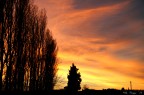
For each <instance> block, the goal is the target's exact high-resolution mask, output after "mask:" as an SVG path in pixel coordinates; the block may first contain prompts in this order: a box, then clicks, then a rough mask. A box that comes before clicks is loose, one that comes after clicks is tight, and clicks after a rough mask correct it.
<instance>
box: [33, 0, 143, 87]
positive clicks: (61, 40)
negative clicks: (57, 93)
mask: <svg viewBox="0 0 144 95" xmlns="http://www.w3.org/2000/svg"><path fill="white" fill-rule="evenodd" d="M36 4H38V5H39V6H40V7H41V8H45V9H46V11H47V15H48V27H49V28H50V30H51V31H52V33H53V36H54V37H55V38H56V40H57V43H58V46H59V52H58V57H59V58H60V62H61V63H60V64H59V71H58V74H60V75H63V77H64V78H65V80H66V78H67V73H68V69H69V66H70V65H71V63H73V62H74V63H75V64H76V65H77V66H78V68H79V69H80V72H81V74H82V79H83V84H86V83H89V82H90V81H91V87H90V88H97V89H102V88H107V87H110V86H112V87H116V88H121V87H122V86H125V87H126V88H127V87H128V86H129V85H128V84H127V83H128V82H129V81H130V80H131V81H133V82H138V83H137V84H136V83H135V87H134V88H137V89H144V86H143V85H138V84H141V83H142V82H143V79H144V76H143V75H144V44H143V42H144V27H143V26H144V10H143V9H144V6H143V4H144V1H143V0H58V1H54V0H40V1H39V0H36ZM63 66H64V67H65V68H63ZM119 79H121V80H119ZM116 80H117V81H116ZM121 82H124V84H120V83H121ZM125 82H126V83H125ZM92 84H93V85H92ZM64 85H66V84H64Z"/></svg>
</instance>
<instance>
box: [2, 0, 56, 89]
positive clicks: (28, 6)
mask: <svg viewBox="0 0 144 95" xmlns="http://www.w3.org/2000/svg"><path fill="white" fill-rule="evenodd" d="M46 21H47V17H46V12H45V10H40V11H39V10H38V8H37V6H35V5H33V3H32V1H31V0H0V90H1V91H36V90H43V91H45V90H49V91H51V90H53V88H54V85H55V77H56V72H57V58H56V54H57V45H56V41H55V40H54V39H53V37H52V35H51V33H50V31H49V30H48V29H46V24H47V23H46Z"/></svg>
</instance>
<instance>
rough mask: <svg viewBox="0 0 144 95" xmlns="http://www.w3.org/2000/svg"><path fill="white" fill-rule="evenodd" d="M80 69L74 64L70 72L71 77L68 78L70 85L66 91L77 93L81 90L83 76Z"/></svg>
mask: <svg viewBox="0 0 144 95" xmlns="http://www.w3.org/2000/svg"><path fill="white" fill-rule="evenodd" d="M78 70H79V69H78V68H77V67H76V66H75V65H74V64H72V66H71V67H70V70H69V75H68V76H67V78H68V85H67V87H66V89H67V90H68V91H70V92H77V91H78V90H80V89H81V86H80V84H81V81H82V80H81V75H80V72H78Z"/></svg>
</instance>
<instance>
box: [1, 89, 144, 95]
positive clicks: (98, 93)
mask: <svg viewBox="0 0 144 95" xmlns="http://www.w3.org/2000/svg"><path fill="white" fill-rule="evenodd" d="M0 95H144V90H83V91H79V92H78V93H72V92H67V91H65V90H54V91H52V92H47V91H34V92H29V91H28V92H26V91H25V92H18V91H15V92H14V91H11V92H10V91H3V92H0Z"/></svg>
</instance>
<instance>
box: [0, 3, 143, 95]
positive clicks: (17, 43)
mask: <svg viewBox="0 0 144 95" xmlns="http://www.w3.org/2000/svg"><path fill="white" fill-rule="evenodd" d="M46 21H47V17H46V12H45V10H38V8H37V6H35V5H34V4H33V2H32V1H31V0H0V91H1V92H0V95H1V94H2V93H4V94H22V92H23V93H24V94H33V93H34V92H35V94H38V95H40V94H47V95H125V94H127V95H143V94H144V91H136V90H124V89H123V90H115V89H106V90H92V89H88V88H85V89H82V91H79V90H80V89H81V86H80V84H81V81H82V79H81V75H80V73H79V72H78V70H79V69H78V68H77V67H76V66H75V65H74V64H72V66H71V67H70V70H69V74H68V76H67V78H68V84H67V86H66V87H65V88H64V89H63V90H54V86H55V84H56V82H57V76H56V72H57V65H58V63H57V56H56V55H57V50H58V48H57V43H56V41H55V39H54V38H53V37H52V34H51V32H50V31H49V30H48V29H47V27H46V25H47V23H46ZM12 91H13V93H11V92H12ZM31 91H33V93H31ZM9 92H10V93H9ZM41 92H44V93H41Z"/></svg>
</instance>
